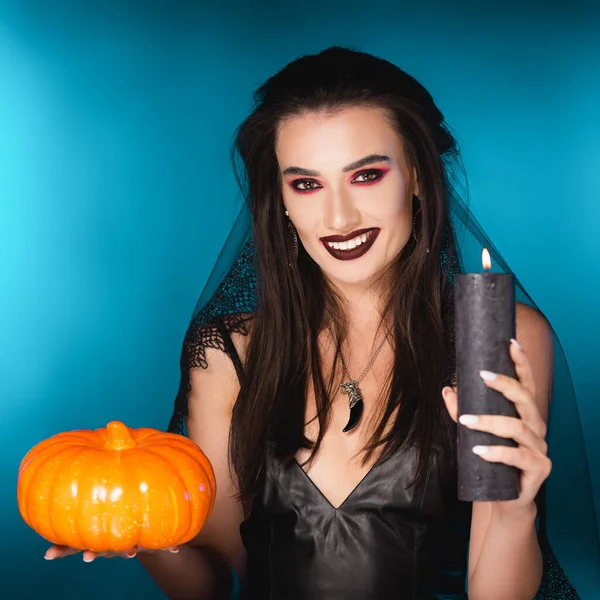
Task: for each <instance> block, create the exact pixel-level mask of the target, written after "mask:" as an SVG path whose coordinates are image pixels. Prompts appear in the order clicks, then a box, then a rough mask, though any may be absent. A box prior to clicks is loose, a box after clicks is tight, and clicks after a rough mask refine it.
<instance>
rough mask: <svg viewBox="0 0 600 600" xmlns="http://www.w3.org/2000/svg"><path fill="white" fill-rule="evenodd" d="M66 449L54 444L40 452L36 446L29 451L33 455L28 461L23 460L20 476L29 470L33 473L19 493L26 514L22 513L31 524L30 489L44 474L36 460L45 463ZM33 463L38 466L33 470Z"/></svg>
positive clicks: (22, 484)
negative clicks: (36, 449)
mask: <svg viewBox="0 0 600 600" xmlns="http://www.w3.org/2000/svg"><path fill="white" fill-rule="evenodd" d="M61 446H64V444H61ZM64 449H65V448H61V447H59V448H58V449H57V448H56V446H54V447H53V446H49V447H46V448H42V449H40V451H39V452H38V451H35V452H34V450H35V447H34V448H32V449H31V450H30V451H29V452H28V454H30V455H31V456H30V457H29V459H28V460H27V461H26V462H25V461H23V463H24V464H22V465H21V467H20V468H19V478H22V477H24V475H25V473H26V472H27V471H29V472H31V473H32V475H30V476H29V479H28V480H26V481H25V482H22V483H21V490H20V493H19V496H20V498H21V503H20V504H21V505H22V507H23V509H24V510H23V513H24V514H22V516H23V519H24V521H25V522H26V523H27V524H28V525H30V526H31V522H32V521H30V516H31V515H29V500H30V498H29V496H30V490H31V489H32V484H33V483H34V482H36V481H37V479H38V478H39V476H40V474H41V475H43V471H42V469H39V468H37V465H35V462H34V461H36V460H37V462H40V463H41V464H44V463H46V462H48V461H50V460H52V459H53V458H55V457H56V456H58V455H59V454H60V453H61V452H62V451H63V450H64ZM32 463H33V466H36V468H35V469H33V471H32V470H31V468H32ZM34 489H36V486H34Z"/></svg>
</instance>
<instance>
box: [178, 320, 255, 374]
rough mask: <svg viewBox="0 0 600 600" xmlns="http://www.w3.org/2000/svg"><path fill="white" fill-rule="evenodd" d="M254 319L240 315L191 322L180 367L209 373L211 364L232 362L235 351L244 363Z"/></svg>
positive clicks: (184, 342)
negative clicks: (205, 370) (203, 370)
mask: <svg viewBox="0 0 600 600" xmlns="http://www.w3.org/2000/svg"><path fill="white" fill-rule="evenodd" d="M253 318H254V315H253V314H252V313H240V314H233V315H223V316H218V317H214V318H212V319H209V320H201V319H195V320H193V321H192V323H191V324H190V326H189V327H188V330H187V332H186V335H185V339H184V341H183V351H182V357H181V361H182V367H184V368H188V369H192V368H203V369H208V368H209V366H210V363H211V362H212V363H214V361H217V362H219V361H226V360H229V361H231V359H232V356H231V355H232V352H233V351H234V350H235V351H236V352H237V354H238V356H239V357H240V359H242V361H243V360H244V358H245V356H246V348H247V346H248V340H249V337H250V333H251V328H252V320H253ZM231 344H233V347H232V346H231ZM209 356H210V359H211V360H210V361H209Z"/></svg>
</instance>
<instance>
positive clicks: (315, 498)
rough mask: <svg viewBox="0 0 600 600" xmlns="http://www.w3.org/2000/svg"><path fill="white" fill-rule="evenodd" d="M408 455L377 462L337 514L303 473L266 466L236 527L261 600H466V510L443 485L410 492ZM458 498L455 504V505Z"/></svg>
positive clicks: (430, 483)
mask: <svg viewBox="0 0 600 600" xmlns="http://www.w3.org/2000/svg"><path fill="white" fill-rule="evenodd" d="M415 458H416V456H415V453H414V452H410V451H408V452H398V453H397V454H395V455H394V456H393V457H392V458H390V459H388V460H387V461H385V462H378V463H376V464H375V465H374V466H373V468H372V469H371V470H370V471H369V472H368V473H367V475H366V476H365V477H364V478H363V479H362V481H361V482H360V483H359V484H358V486H357V487H356V488H355V489H354V491H353V492H352V493H351V494H350V495H349V496H348V497H347V498H346V500H345V501H344V502H343V504H342V505H341V506H339V507H338V508H335V507H334V506H333V505H332V504H330V502H329V501H328V500H327V499H326V498H325V497H324V496H323V495H322V494H321V492H320V491H319V489H318V488H317V487H316V486H315V485H314V484H313V483H312V481H311V479H310V478H309V477H308V475H307V474H306V473H305V472H304V471H303V469H302V468H301V467H300V465H299V464H298V463H296V462H292V463H291V464H289V465H287V466H283V465H281V464H277V463H275V462H271V463H270V464H268V465H267V470H266V473H267V474H266V481H265V484H264V486H263V489H262V493H261V494H260V496H259V497H258V498H256V500H255V502H254V504H253V506H252V509H251V512H250V514H249V515H248V517H247V519H246V520H245V521H244V522H243V523H242V526H241V533H242V538H243V541H244V545H245V547H246V549H247V554H248V570H247V573H248V584H249V589H248V596H247V597H249V598H252V599H257V600H263V599H264V600H267V599H269V600H309V599H310V600H317V599H324V600H325V599H326V600H388V599H389V600H392V599H394V600H416V599H419V600H430V599H434V598H437V599H440V600H442V599H444V600H457V599H459V598H466V597H467V596H466V593H465V584H466V581H465V579H466V560H467V546H468V535H469V526H470V505H467V504H464V503H460V502H458V501H452V499H451V497H450V496H449V495H446V494H444V493H443V489H442V486H441V485H440V481H439V480H438V478H437V477H435V476H434V475H430V476H429V478H428V480H427V483H426V485H424V486H422V487H421V488H420V489H419V488H416V489H415V488H411V489H409V488H408V482H409V481H410V478H411V475H412V473H413V472H414V468H415V466H416V460H415ZM454 497H456V496H454Z"/></svg>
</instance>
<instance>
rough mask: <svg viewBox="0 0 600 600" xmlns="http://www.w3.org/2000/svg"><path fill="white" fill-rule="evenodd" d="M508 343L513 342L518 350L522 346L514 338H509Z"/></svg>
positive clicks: (521, 348)
mask: <svg viewBox="0 0 600 600" xmlns="http://www.w3.org/2000/svg"><path fill="white" fill-rule="evenodd" d="M510 343H511V344H514V345H515V346H516V347H517V348H518V349H519V350H523V346H521V344H519V342H517V340H515V339H514V338H510Z"/></svg>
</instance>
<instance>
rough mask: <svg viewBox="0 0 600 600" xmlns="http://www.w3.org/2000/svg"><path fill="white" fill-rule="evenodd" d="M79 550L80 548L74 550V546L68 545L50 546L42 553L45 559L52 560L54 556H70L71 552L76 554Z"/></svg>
mask: <svg viewBox="0 0 600 600" xmlns="http://www.w3.org/2000/svg"><path fill="white" fill-rule="evenodd" d="M78 552H81V550H76V549H75V548H69V546H58V545H54V546H50V548H48V550H46V554H44V558H45V559H46V560H54V559H55V558H64V557H65V556H71V555H73V554H77V553H78Z"/></svg>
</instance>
